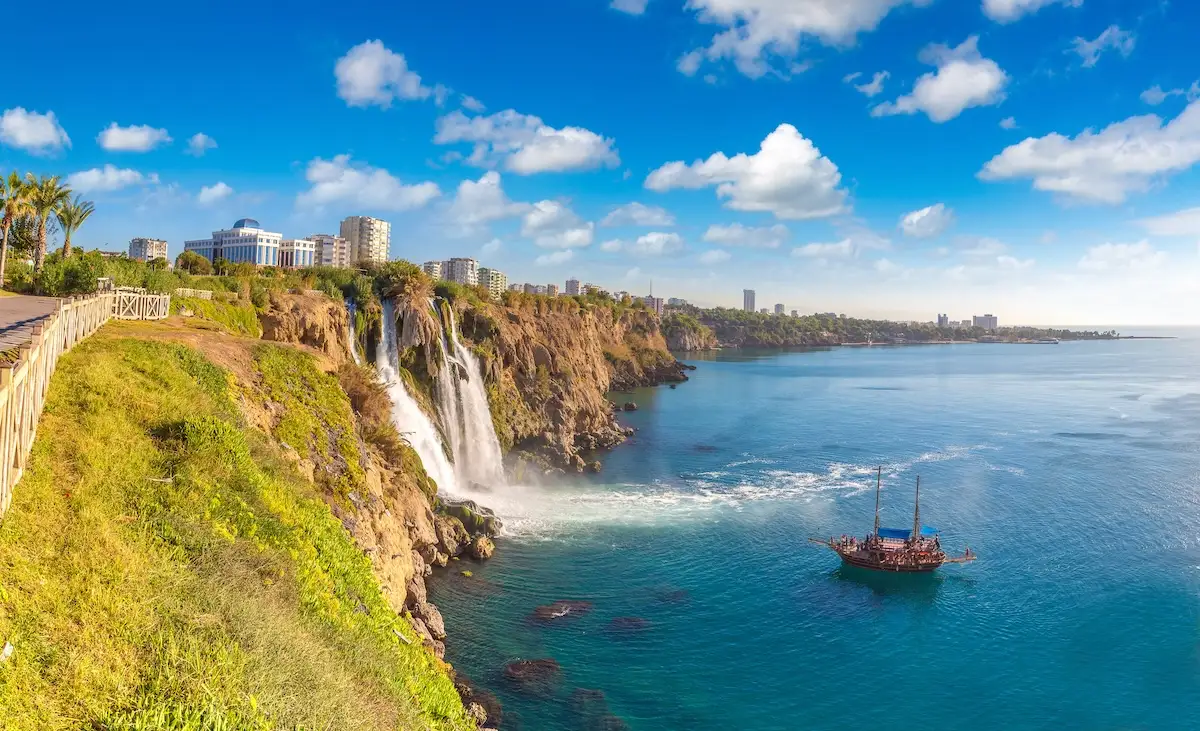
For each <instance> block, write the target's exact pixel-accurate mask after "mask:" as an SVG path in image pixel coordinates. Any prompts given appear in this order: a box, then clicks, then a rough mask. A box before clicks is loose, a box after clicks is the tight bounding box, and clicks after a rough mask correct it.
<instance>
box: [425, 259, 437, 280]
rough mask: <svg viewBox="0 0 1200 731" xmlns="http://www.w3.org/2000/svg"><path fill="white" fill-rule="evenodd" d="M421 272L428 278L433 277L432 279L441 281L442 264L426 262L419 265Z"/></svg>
mask: <svg viewBox="0 0 1200 731" xmlns="http://www.w3.org/2000/svg"><path fill="white" fill-rule="evenodd" d="M421 271H423V272H425V273H426V274H428V275H429V276H430V277H433V278H434V279H441V278H442V262H440V261H427V262H425V263H424V264H422V265H421Z"/></svg>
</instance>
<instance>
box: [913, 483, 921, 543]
mask: <svg viewBox="0 0 1200 731" xmlns="http://www.w3.org/2000/svg"><path fill="white" fill-rule="evenodd" d="M912 534H913V538H920V537H921V476H920V475H917V503H916V507H915V508H913V532H912Z"/></svg>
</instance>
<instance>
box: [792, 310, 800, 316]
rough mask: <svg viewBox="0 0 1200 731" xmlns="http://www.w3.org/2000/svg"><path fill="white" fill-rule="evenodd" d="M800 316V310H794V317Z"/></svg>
mask: <svg viewBox="0 0 1200 731" xmlns="http://www.w3.org/2000/svg"><path fill="white" fill-rule="evenodd" d="M799 316H800V311H799V310H792V317H799Z"/></svg>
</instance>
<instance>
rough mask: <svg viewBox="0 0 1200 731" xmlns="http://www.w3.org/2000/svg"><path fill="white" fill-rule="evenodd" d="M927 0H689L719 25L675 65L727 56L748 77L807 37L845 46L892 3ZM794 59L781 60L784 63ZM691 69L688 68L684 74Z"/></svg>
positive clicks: (694, 65)
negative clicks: (686, 59) (700, 46)
mask: <svg viewBox="0 0 1200 731" xmlns="http://www.w3.org/2000/svg"><path fill="white" fill-rule="evenodd" d="M929 2H930V0H688V3H687V5H686V7H687V8H688V9H690V10H695V11H696V14H697V19H698V20H699V21H700V22H701V23H706V24H710V25H716V26H720V27H721V28H722V30H720V31H719V32H717V33H716V34H715V35H714V36H713V38H712V41H711V42H710V43H709V45H708V47H707V48H703V49H697V50H695V51H692V54H694V60H692V61H689V63H688V64H686V65H685V64H684V63H683V59H681V60H680V61H681V62H680V64H679V70H680V71H682V72H684V73H688V69H691V73H695V70H696V69H698V68H699V66H700V63H701V60H702V59H707V60H709V61H719V60H722V59H730V60H732V61H733V63H734V64H735V65H736V66H737V68H738V70H739V71H741V72H742V73H743V74H745V75H746V76H749V77H750V78H758V77H761V76H763V75H764V74H766V73H768V72H770V71H772V70H773V69H772V66H771V59H772V58H773V57H777V58H780V59H783V60H784V61H790V60H791V59H794V58H795V57H796V55H797V54H798V53H799V52H800V49H801V47H802V46H803V45H805V43H806V42H807V41H809V40H816V41H818V42H820V43H823V44H825V45H829V46H841V47H844V46H849V45H852V44H853V43H854V40H855V38H856V36H857V35H858V33H860V32H862V31H871V30H874V29H875V27H876V26H877V25H878V24H879V21H880V20H882V19H883V18H884V16H886V15H887V14H888V13H889V12H891V11H892V9H893V8H897V7H899V6H901V5H909V4H911V5H914V6H923V5H928V4H929ZM792 65H793V64H791V63H785V64H784V68H790V67H791V66H792ZM689 75H690V74H689Z"/></svg>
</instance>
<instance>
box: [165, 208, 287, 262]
mask: <svg viewBox="0 0 1200 731" xmlns="http://www.w3.org/2000/svg"><path fill="white" fill-rule="evenodd" d="M282 240H283V234H279V233H273V232H271V231H264V230H263V229H262V226H261V225H260V224H259V222H258V221H255V220H254V219H253V218H239V219H238V220H237V222H236V223H234V224H233V227H232V228H230V229H227V230H225V231H213V234H212V238H210V239H198V240H196V241H184V242H183V250H184V251H194V252H196V253H197V254H199V255H200V256H203V257H204V258H205V259H208V260H209V261H213V260H215V259H224V260H226V261H228V262H231V263H234V264H238V263H241V262H249V263H251V264H254V265H256V266H278V264H279V242H280V241H282Z"/></svg>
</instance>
